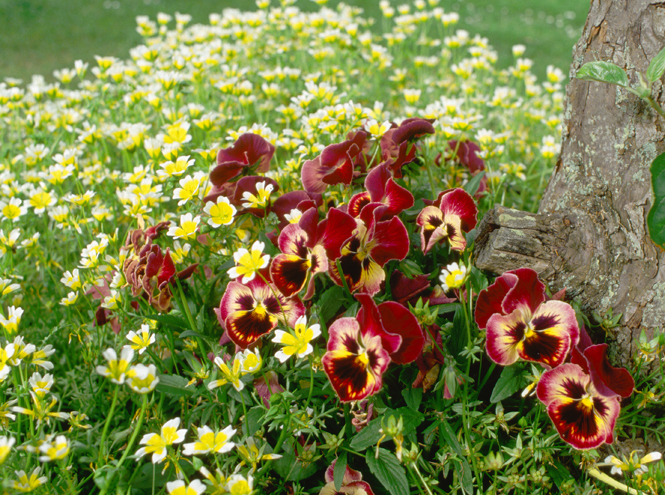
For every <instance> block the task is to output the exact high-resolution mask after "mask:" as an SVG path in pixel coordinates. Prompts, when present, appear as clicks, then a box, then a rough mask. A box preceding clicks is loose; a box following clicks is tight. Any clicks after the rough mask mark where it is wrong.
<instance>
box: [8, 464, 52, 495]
mask: <svg viewBox="0 0 665 495" xmlns="http://www.w3.org/2000/svg"><path fill="white" fill-rule="evenodd" d="M41 470H42V468H41V466H40V467H36V468H35V469H33V470H32V473H30V476H28V475H27V474H26V473H25V471H23V470H21V471H16V477H17V478H18V480H17V481H12V482H11V483H10V484H9V487H10V488H12V489H14V490H17V491H19V492H21V493H29V492H31V491H33V490H35V489H37V488H39V487H40V486H41V485H43V484H44V483H46V482H47V481H48V478H47V477H46V476H39V475H40V474H41Z"/></svg>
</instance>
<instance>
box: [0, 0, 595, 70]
mask: <svg viewBox="0 0 665 495" xmlns="http://www.w3.org/2000/svg"><path fill="white" fill-rule="evenodd" d="M332 3H337V1H336V0H335V1H333V2H331V4H332ZM346 3H348V4H351V5H357V6H360V7H362V8H363V9H365V12H366V14H367V15H369V16H372V17H374V18H376V19H377V20H378V19H379V18H380V15H381V14H380V11H379V9H378V0H347V2H346ZM400 3H403V2H397V3H395V2H393V5H397V4H400ZM298 5H299V6H300V7H301V8H303V9H307V10H311V9H313V8H315V7H316V6H315V5H314V4H313V3H312V2H310V1H309V0H299V1H298ZM229 6H233V7H239V8H246V9H249V10H254V9H255V7H254V2H253V1H252V0H242V1H238V0H0V80H1V79H2V78H4V77H8V76H9V77H20V78H23V79H29V78H30V76H31V75H32V74H44V75H46V76H49V79H51V77H50V75H51V74H52V72H53V70H54V69H59V68H62V67H72V66H73V62H74V60H76V59H83V60H84V61H92V60H94V58H93V57H94V55H114V56H117V57H121V58H126V57H127V56H128V51H129V49H130V48H131V47H133V46H135V45H137V44H139V43H140V37H139V35H138V34H137V33H136V30H135V26H136V23H135V20H134V19H135V17H136V16H137V15H141V14H143V15H150V16H151V17H152V18H154V17H155V16H156V14H157V13H158V12H167V13H169V14H173V13H174V12H176V11H178V12H182V13H188V14H191V15H192V16H193V21H194V22H207V19H208V14H209V13H210V12H220V11H221V10H222V9H223V8H225V7H229ZM440 6H441V7H443V8H444V9H445V10H446V11H451V10H453V11H456V12H458V13H459V14H460V17H461V21H460V24H459V27H460V28H461V29H466V30H468V31H469V32H470V33H471V34H472V35H473V34H476V33H479V34H481V35H483V36H486V37H487V38H489V40H490V43H491V44H492V45H493V46H494V47H495V48H496V49H497V50H498V52H499V64H500V65H501V66H504V67H505V66H507V65H508V64H509V63H510V62H511V60H512V56H511V54H510V53H511V52H510V49H511V46H512V45H514V44H518V43H522V44H524V45H526V46H527V52H526V54H525V56H527V57H529V58H531V59H533V60H534V61H535V65H534V71H535V72H536V74H537V75H538V76H539V77H542V76H543V75H544V73H545V68H546V67H547V65H549V64H553V65H556V66H558V67H561V68H562V69H563V70H564V72H566V73H567V69H568V66H569V64H570V58H571V50H572V46H573V44H574V43H575V42H576V41H577V39H578V37H579V35H580V33H581V29H582V26H583V25H584V21H585V19H586V14H587V11H588V8H589V0H475V1H474V2H470V1H460V0H441V2H440ZM378 24H380V23H377V25H378Z"/></svg>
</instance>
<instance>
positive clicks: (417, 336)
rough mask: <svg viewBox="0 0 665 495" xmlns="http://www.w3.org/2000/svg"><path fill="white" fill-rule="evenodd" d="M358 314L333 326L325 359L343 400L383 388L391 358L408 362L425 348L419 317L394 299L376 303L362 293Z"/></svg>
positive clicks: (328, 373)
mask: <svg viewBox="0 0 665 495" xmlns="http://www.w3.org/2000/svg"><path fill="white" fill-rule="evenodd" d="M356 299H358V301H359V302H360V304H361V308H360V310H359V311H358V315H357V316H356V318H341V319H339V320H337V321H335V322H334V323H333V324H332V325H331V326H330V329H329V332H330V339H329V341H328V352H326V354H325V355H324V356H323V359H322V363H323V367H324V370H325V371H326V374H327V375H328V378H329V379H330V383H331V384H332V385H333V388H334V389H335V391H336V392H337V395H339V397H340V400H341V401H342V402H346V401H351V400H360V399H363V398H365V397H367V396H368V395H373V394H375V393H376V392H378V391H379V390H380V389H381V386H382V376H383V373H384V372H385V370H386V368H387V367H388V364H389V363H390V361H394V362H395V363H397V364H406V363H410V362H412V361H414V360H415V359H416V358H417V357H418V355H420V353H421V352H422V348H423V343H424V335H423V332H422V329H421V328H420V324H419V323H418V320H417V319H416V317H415V316H414V315H413V314H411V312H410V311H409V310H408V309H406V308H405V307H404V306H402V305H401V304H398V303H396V302H393V301H389V302H384V303H381V304H380V305H378V306H377V305H376V303H375V302H374V300H373V299H372V297H371V296H369V295H368V294H358V295H356Z"/></svg>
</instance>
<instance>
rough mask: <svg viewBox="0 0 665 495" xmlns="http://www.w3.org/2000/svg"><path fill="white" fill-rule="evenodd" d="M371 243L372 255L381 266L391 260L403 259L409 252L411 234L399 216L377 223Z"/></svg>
mask: <svg viewBox="0 0 665 495" xmlns="http://www.w3.org/2000/svg"><path fill="white" fill-rule="evenodd" d="M371 244H372V246H373V248H372V249H371V251H370V255H371V257H372V259H373V260H374V261H376V262H377V263H378V264H379V266H381V267H383V265H385V264H386V263H387V262H388V261H390V260H403V259H404V258H406V255H407V254H409V234H408V233H407V231H406V227H405V226H404V224H403V223H402V221H401V220H400V219H399V218H397V217H393V218H392V219H391V220H390V221H387V222H377V223H376V225H375V227H374V235H373V236H372V239H371Z"/></svg>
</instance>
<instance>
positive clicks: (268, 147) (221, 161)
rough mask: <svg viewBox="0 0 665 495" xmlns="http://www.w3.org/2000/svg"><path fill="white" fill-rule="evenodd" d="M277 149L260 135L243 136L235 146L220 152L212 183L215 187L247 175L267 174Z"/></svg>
mask: <svg viewBox="0 0 665 495" xmlns="http://www.w3.org/2000/svg"><path fill="white" fill-rule="evenodd" d="M274 154H275V147H274V146H273V145H272V144H270V143H269V142H268V141H266V140H265V139H264V138H263V137H261V136H259V135H258V134H252V133H245V134H242V135H241V136H240V137H238V139H237V140H236V142H235V143H233V146H231V147H230V148H225V149H221V150H219V153H217V166H216V167H215V168H213V169H212V170H211V171H210V182H211V183H212V184H214V185H215V186H221V185H222V184H224V183H226V182H229V181H230V180H232V179H234V178H236V177H238V176H240V175H242V174H244V175H247V173H251V174H253V173H256V172H259V173H262V174H264V173H266V172H267V171H268V170H269V168H270V160H272V157H273V155H274Z"/></svg>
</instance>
